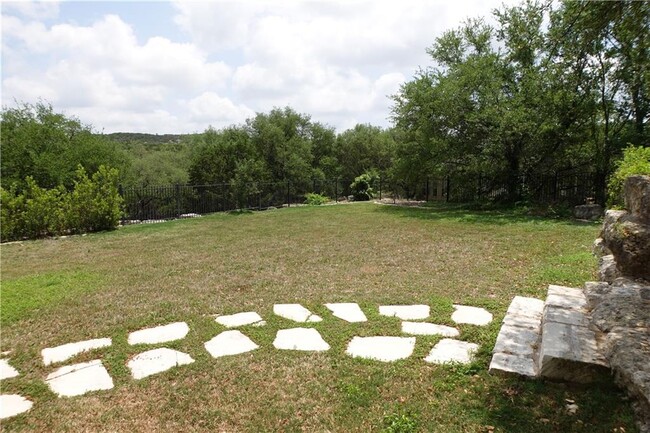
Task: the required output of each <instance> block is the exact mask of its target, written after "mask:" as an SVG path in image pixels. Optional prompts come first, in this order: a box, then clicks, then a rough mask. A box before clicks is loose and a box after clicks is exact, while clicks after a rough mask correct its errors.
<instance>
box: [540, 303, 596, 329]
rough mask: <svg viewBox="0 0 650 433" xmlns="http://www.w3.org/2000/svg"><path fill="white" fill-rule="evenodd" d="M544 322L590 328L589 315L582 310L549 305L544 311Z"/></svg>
mask: <svg viewBox="0 0 650 433" xmlns="http://www.w3.org/2000/svg"><path fill="white" fill-rule="evenodd" d="M544 322H556V323H564V324H567V325H574V326H588V325H589V320H588V319H587V315H586V314H585V313H584V312H582V311H581V310H576V309H572V308H570V309H567V308H561V307H555V306H553V305H549V306H547V307H546V310H544Z"/></svg>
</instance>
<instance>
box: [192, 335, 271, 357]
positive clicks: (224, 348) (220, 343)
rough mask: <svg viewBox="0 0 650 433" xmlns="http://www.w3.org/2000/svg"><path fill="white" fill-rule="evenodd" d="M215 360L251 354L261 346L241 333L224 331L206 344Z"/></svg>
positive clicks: (206, 348)
mask: <svg viewBox="0 0 650 433" xmlns="http://www.w3.org/2000/svg"><path fill="white" fill-rule="evenodd" d="M204 346H205V350H207V351H208V352H209V353H210V355H212V357H213V358H219V357H222V356H228V355H238V354H240V353H246V352H250V351H251V350H255V349H257V348H258V347H259V346H258V345H257V344H255V343H254V342H253V340H251V339H250V338H248V337H247V336H246V335H244V334H242V333H241V332H239V331H224V332H222V333H221V334H219V335H217V336H216V337H214V338H213V339H212V340H210V341H208V342H206V343H205V344H204Z"/></svg>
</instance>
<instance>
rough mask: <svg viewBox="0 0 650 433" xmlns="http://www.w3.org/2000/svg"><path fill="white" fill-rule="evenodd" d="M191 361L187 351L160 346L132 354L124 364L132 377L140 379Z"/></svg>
mask: <svg viewBox="0 0 650 433" xmlns="http://www.w3.org/2000/svg"><path fill="white" fill-rule="evenodd" d="M193 362H194V359H192V357H191V356H190V355H188V354H187V353H183V352H179V351H177V350H172V349H168V348H166V347H161V348H160V349H153V350H148V351H146V352H142V353H140V354H138V355H136V356H134V357H133V358H132V359H131V360H130V361H129V362H128V363H127V364H126V365H127V367H129V369H130V370H131V376H133V378H134V379H142V378H144V377H147V376H151V375H152V374H156V373H161V372H163V371H167V370H169V369H170V368H173V367H176V366H180V365H187V364H191V363H193Z"/></svg>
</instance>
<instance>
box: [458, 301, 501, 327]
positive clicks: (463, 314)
mask: <svg viewBox="0 0 650 433" xmlns="http://www.w3.org/2000/svg"><path fill="white" fill-rule="evenodd" d="M454 309H455V310H456V311H454V313H453V314H452V315H451V320H453V321H454V322H456V323H465V324H469V325H478V326H485V325H487V324H488V323H490V322H491V321H492V313H490V312H489V311H488V310H486V309H485V308H480V307H469V306H467V305H454Z"/></svg>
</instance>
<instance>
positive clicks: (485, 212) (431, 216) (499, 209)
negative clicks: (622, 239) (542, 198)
mask: <svg viewBox="0 0 650 433" xmlns="http://www.w3.org/2000/svg"><path fill="white" fill-rule="evenodd" d="M376 211H377V212H382V213H387V214H391V215H396V216H401V217H408V218H417V219H421V220H433V221H442V220H448V221H457V222H465V223H474V224H491V225H492V224H496V225H505V224H512V223H534V224H546V223H549V222H550V223H554V224H566V225H571V226H596V225H598V224H600V222H598V221H597V222H591V221H578V220H573V219H571V218H566V217H564V218H560V217H551V216H542V215H534V214H531V212H532V211H531V209H530V208H528V207H515V206H510V207H505V206H489V207H479V206H477V205H471V204H450V203H427V204H426V205H425V206H421V207H406V206H391V205H386V206H377V210H376Z"/></svg>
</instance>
